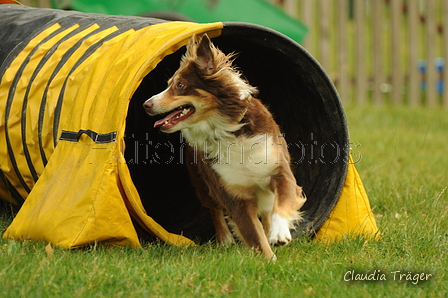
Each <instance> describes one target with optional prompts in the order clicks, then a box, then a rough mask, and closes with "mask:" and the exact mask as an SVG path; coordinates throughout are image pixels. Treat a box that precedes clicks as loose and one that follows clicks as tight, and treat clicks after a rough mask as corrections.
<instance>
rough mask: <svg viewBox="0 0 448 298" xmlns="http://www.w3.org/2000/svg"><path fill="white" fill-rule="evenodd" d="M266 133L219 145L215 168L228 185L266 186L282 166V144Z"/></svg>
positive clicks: (213, 166)
mask: <svg viewBox="0 0 448 298" xmlns="http://www.w3.org/2000/svg"><path fill="white" fill-rule="evenodd" d="M277 143H278V142H276V140H275V139H274V138H273V137H271V136H268V135H267V134H263V135H258V136H255V137H252V138H245V137H240V138H235V139H234V140H232V141H226V142H222V143H221V144H219V151H218V156H217V158H216V159H215V161H216V162H215V163H214V164H213V165H212V168H213V169H214V170H215V171H216V172H217V173H218V174H219V175H220V177H221V179H223V180H224V182H225V183H226V184H227V185H235V186H242V187H251V186H258V187H261V188H266V187H267V186H268V185H269V183H270V179H271V176H272V175H273V174H275V171H276V169H277V168H278V165H279V157H278V150H279V146H280V145H279V144H277Z"/></svg>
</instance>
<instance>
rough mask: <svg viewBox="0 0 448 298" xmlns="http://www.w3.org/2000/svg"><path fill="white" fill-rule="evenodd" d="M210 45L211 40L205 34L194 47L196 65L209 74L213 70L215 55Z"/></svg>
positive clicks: (203, 72) (202, 71)
mask: <svg viewBox="0 0 448 298" xmlns="http://www.w3.org/2000/svg"><path fill="white" fill-rule="evenodd" d="M212 47H213V45H212V42H211V41H210V38H209V37H208V35H207V34H204V35H203V36H202V37H201V39H200V40H199V41H198V45H197V47H196V57H197V60H196V65H197V66H198V68H199V70H200V71H201V73H202V74H205V75H210V74H212V73H213V72H214V71H215V57H214V53H213V48H212Z"/></svg>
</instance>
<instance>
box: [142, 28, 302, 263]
mask: <svg viewBox="0 0 448 298" xmlns="http://www.w3.org/2000/svg"><path fill="white" fill-rule="evenodd" d="M257 93H258V92H257V89H256V88H254V87H252V86H251V85H249V84H248V83H247V82H246V81H245V80H244V79H242V78H241V74H240V73H239V72H238V71H237V70H236V69H235V68H234V67H233V66H232V55H225V54H224V53H223V52H221V51H220V50H219V49H217V48H216V47H215V46H214V45H213V44H212V43H211V41H210V39H209V38H208V36H207V35H203V36H201V37H200V38H196V37H195V36H193V37H192V38H191V39H190V41H189V43H188V45H187V52H186V54H185V55H184V56H183V58H182V61H181V63H180V67H179V69H178V70H177V71H176V72H175V74H174V75H173V77H172V78H171V79H169V81H168V88H167V89H166V90H165V91H163V92H161V93H159V94H157V95H154V96H153V97H151V98H150V99H148V100H147V101H146V102H145V103H144V108H145V109H146V111H147V113H148V114H149V115H152V116H154V115H158V114H166V113H168V115H166V116H165V117H164V118H163V119H161V120H158V121H156V122H155V124H154V127H160V130H161V131H163V132H166V133H172V132H175V131H179V130H180V131H181V132H182V134H183V136H184V137H185V139H186V140H187V141H188V142H189V143H190V145H191V147H190V148H189V150H188V151H187V166H188V168H189V173H190V176H191V180H192V183H193V185H194V187H195V189H196V192H197V195H198V197H199V199H200V200H201V202H202V204H203V205H204V206H206V207H207V208H209V209H210V213H211V216H212V219H213V223H214V226H215V230H216V237H217V241H218V242H219V243H220V244H226V243H229V242H232V241H233V236H232V233H231V232H230V230H229V228H228V226H227V223H226V220H225V216H227V218H228V219H229V221H230V222H231V223H232V225H233V227H234V230H235V233H236V234H237V235H238V236H239V237H240V238H241V239H242V240H243V241H244V242H245V243H246V244H247V245H248V246H250V247H254V248H256V249H257V250H260V251H261V252H263V254H264V255H265V256H266V257H267V258H269V259H273V258H275V255H274V253H273V251H272V249H271V247H270V245H269V244H273V245H279V244H286V243H288V242H289V241H290V240H291V233H290V229H292V228H294V224H295V223H296V222H297V221H299V220H300V219H301V216H300V212H299V209H300V208H301V207H302V205H303V203H304V202H305V198H304V196H303V195H302V189H301V187H299V186H297V183H296V180H295V177H294V175H293V173H292V171H291V168H290V157H289V153H288V150H287V144H286V140H285V139H284V138H283V135H282V134H281V132H280V129H279V127H278V125H277V124H276V122H275V121H274V119H273V117H272V115H271V113H270V112H269V111H268V109H267V108H266V107H265V106H264V105H263V104H262V103H261V101H260V100H258V99H256V98H255V96H256V95H257ZM198 152H199V153H200V154H198ZM198 156H199V157H200V158H198ZM202 157H204V158H202ZM260 218H261V221H260Z"/></svg>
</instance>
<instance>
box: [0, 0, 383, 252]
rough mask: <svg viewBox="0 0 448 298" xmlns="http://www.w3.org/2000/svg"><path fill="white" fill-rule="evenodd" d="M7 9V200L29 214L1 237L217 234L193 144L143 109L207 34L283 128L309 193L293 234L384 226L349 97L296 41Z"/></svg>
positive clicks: (224, 27) (3, 152)
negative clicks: (198, 185)
mask: <svg viewBox="0 0 448 298" xmlns="http://www.w3.org/2000/svg"><path fill="white" fill-rule="evenodd" d="M0 16H1V18H0V28H1V30H0V100H1V110H0V177H1V179H0V197H1V199H2V200H3V201H4V202H5V203H6V204H8V205H9V206H12V207H13V208H15V209H17V210H18V212H17V214H16V216H15V218H14V220H13V222H12V224H11V225H10V226H9V227H8V229H7V230H6V232H5V233H4V236H3V237H5V238H11V239H36V240H44V241H47V242H50V243H52V244H53V245H56V246H60V247H64V248H76V247H82V246H84V245H88V244H92V243H103V244H106V245H128V246H137V247H138V246H140V245H141V244H140V243H141V241H142V239H149V240H151V239H154V238H155V237H157V238H159V239H161V240H163V241H166V242H168V243H171V244H175V245H192V244H194V243H202V242H206V241H209V240H211V239H213V236H214V228H213V225H212V223H211V219H210V216H209V213H208V210H207V209H205V208H203V207H201V205H200V204H199V202H198V200H197V198H196V195H195V192H194V190H193V188H192V185H191V183H190V180H189V177H188V173H187V169H186V165H185V163H186V161H185V156H184V153H185V148H186V146H188V145H187V144H186V142H185V140H184V139H183V138H182V135H181V134H180V133H178V134H170V135H167V134H163V133H161V132H159V130H157V129H153V128H152V124H153V122H154V119H152V118H150V117H149V116H148V115H146V114H145V111H144V109H143V108H142V103H143V102H144V101H145V100H146V99H147V98H149V97H150V96H151V95H153V94H156V93H158V92H160V91H162V90H163V89H164V88H165V87H166V81H167V79H168V78H169V77H170V76H171V75H172V74H173V73H174V72H175V70H176V69H177V67H178V65H179V60H180V57H181V56H182V54H183V53H184V52H185V47H184V45H185V44H186V43H187V41H188V39H189V38H190V37H191V36H193V35H194V34H202V33H207V34H208V35H209V36H210V37H211V38H212V41H213V42H214V43H215V44H216V45H217V46H218V47H219V48H220V49H221V50H223V51H224V52H227V53H229V52H236V53H238V55H237V58H236V60H235V64H236V65H237V66H238V67H239V68H240V69H241V70H242V72H243V73H244V75H245V77H246V78H247V79H248V80H249V82H250V83H251V84H252V85H254V86H257V87H258V88H259V90H260V99H261V100H262V101H263V102H264V103H266V104H267V105H268V106H269V108H270V110H271V111H272V112H273V114H274V116H275V118H276V120H277V122H278V123H279V125H280V126H281V127H282V130H283V132H284V137H285V141H286V142H287V143H288V146H289V150H290V153H291V156H292V167H293V169H294V173H295V176H296V178H297V181H298V184H300V185H301V186H302V187H303V189H304V191H305V193H306V195H307V198H308V200H307V202H306V204H305V205H304V207H303V210H304V211H305V221H304V222H302V223H301V224H300V225H299V226H298V227H297V229H296V231H295V232H294V236H295V237H302V236H308V237H312V238H315V239H323V240H328V241H332V240H335V239H338V238H341V237H344V236H346V235H353V234H361V235H365V236H367V237H374V236H375V235H377V232H378V228H377V226H376V223H375V219H374V216H373V214H372V212H371V209H370V205H369V201H368V198H367V195H366V193H365V190H364V187H363V185H362V182H361V179H360V178H359V175H358V173H357V172H356V169H355V167H354V163H353V162H352V160H351V158H350V148H349V146H350V141H349V134H348V128H347V123H346V119H345V116H344V111H343V108H342V105H341V102H340V100H339V97H338V94H337V92H336V90H335V88H334V86H333V85H332V83H331V81H330V80H329V79H328V77H327V76H326V74H325V72H324V71H323V70H322V68H321V67H320V66H319V64H318V63H317V62H316V61H315V60H314V59H313V58H312V57H311V56H310V55H309V54H308V53H307V52H306V51H305V50H304V49H303V48H302V47H301V46H300V45H299V44H297V43H296V42H294V41H293V40H291V39H289V38H288V37H286V36H284V35H282V34H280V33H278V32H275V31H273V30H271V29H268V28H265V27H261V26H256V25H252V24H247V23H231V22H228V23H227V22H224V23H220V22H218V23H211V24H196V23H190V22H165V21H162V20H157V19H149V18H142V17H124V16H108V15H100V14H87V13H80V12H74V11H61V10H52V9H36V8H30V7H26V6H20V5H8V4H3V5H0ZM199 162H200V161H199ZM259 162H263V161H259ZM193 240H194V241H193Z"/></svg>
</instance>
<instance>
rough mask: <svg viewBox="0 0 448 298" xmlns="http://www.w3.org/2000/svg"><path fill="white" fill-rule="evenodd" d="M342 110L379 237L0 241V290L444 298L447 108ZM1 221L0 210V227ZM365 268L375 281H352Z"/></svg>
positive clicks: (447, 281)
mask: <svg viewBox="0 0 448 298" xmlns="http://www.w3.org/2000/svg"><path fill="white" fill-rule="evenodd" d="M346 113H347V118H348V123H349V128H350V134H351V142H352V143H353V144H352V148H353V153H354V154H356V155H355V156H354V158H355V160H358V163H357V169H358V171H359V172H360V175H361V178H362V179H363V182H364V184H365V187H366V190H367V193H368V195H369V198H370V202H371V205H372V208H373V211H374V213H375V214H376V217H377V222H378V225H379V228H380V230H381V233H382V237H381V239H380V240H378V241H373V240H365V239H359V238H357V239H344V240H343V241H341V242H337V243H333V244H329V245H324V244H322V243H319V242H316V241H308V240H306V239H301V240H296V241H294V242H293V243H292V244H290V245H289V246H287V247H283V248H279V249H278V250H277V257H278V261H277V262H276V263H275V264H272V263H267V262H266V261H265V260H264V259H263V257H261V256H259V255H257V254H255V253H253V252H252V251H249V250H248V249H246V248H245V247H243V246H238V245H236V246H232V247H227V248H220V247H216V246H215V245H213V244H209V245H204V246H198V247H195V248H188V249H182V248H176V247H171V246H167V245H163V244H151V245H149V244H148V245H145V246H144V247H143V248H142V249H130V248H90V249H85V250H74V251H65V250H61V249H54V252H53V253H47V252H46V250H45V247H46V244H44V243H35V242H28V241H27V242H16V241H7V240H0V288H1V291H2V295H1V296H2V297H176V296H178V297H247V298H248V297H303V296H305V297H307V296H309V297H446V296H447V295H448V276H447V269H446V268H447V267H448V255H447V251H448V209H447V206H448V188H447V187H448V113H447V111H446V110H445V111H444V110H438V109H412V108H406V107H400V108H398V107H396V108H391V107H383V108H376V107H371V106H367V107H364V108H359V107H348V108H347V109H346ZM10 221H11V219H10V218H9V217H8V216H3V217H2V218H1V219H0V227H1V233H3V231H4V229H5V228H6V227H7V226H8V224H9V222H10ZM375 270H376V274H375V276H374V277H375V278H376V279H381V278H383V279H384V278H385V279H386V281H379V280H372V281H353V280H351V279H353V278H356V276H358V277H359V274H370V273H373V272H375ZM398 271H399V272H398ZM352 272H353V275H352ZM394 272H395V273H394ZM408 273H409V274H408ZM422 273H423V275H420V274H422ZM357 274H358V275H357ZM382 274H384V275H382ZM394 277H395V280H394ZM400 278H401V280H400ZM407 278H411V280H408V281H407V280H406V279H407ZM417 278H418V279H417ZM421 279H428V280H426V281H422V280H421ZM347 280H348V281H347Z"/></svg>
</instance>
